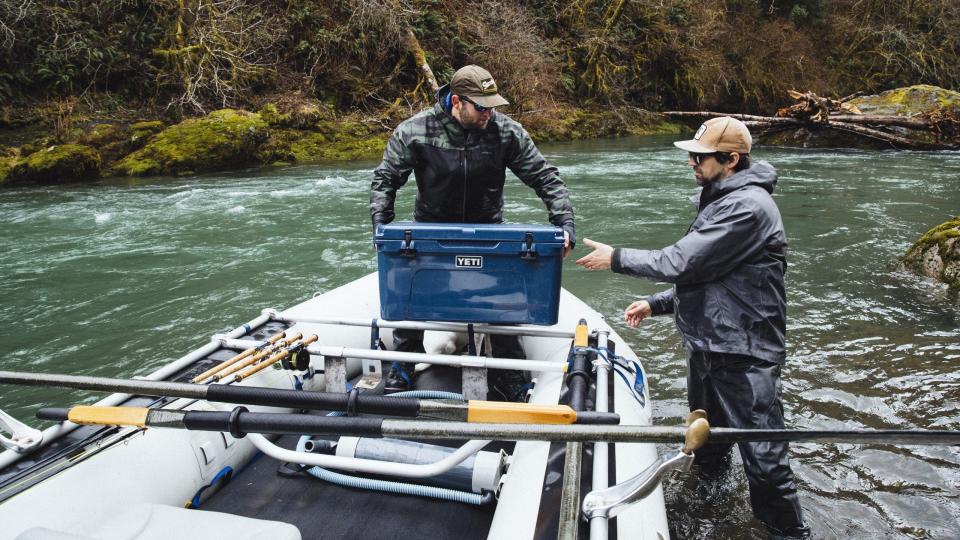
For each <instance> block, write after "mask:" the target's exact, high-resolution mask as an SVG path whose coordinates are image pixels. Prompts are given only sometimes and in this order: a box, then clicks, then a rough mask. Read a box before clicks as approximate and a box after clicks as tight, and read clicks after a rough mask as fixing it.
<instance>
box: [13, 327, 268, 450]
mask: <svg viewBox="0 0 960 540" xmlns="http://www.w3.org/2000/svg"><path fill="white" fill-rule="evenodd" d="M269 320H270V316H269V315H267V314H261V315H260V316H258V317H256V318H255V319H253V320H251V321H250V322H248V323H247V324H244V325H241V326H238V327H236V328H234V329H233V330H231V331H230V332H229V333H227V334H226V335H227V336H229V337H230V338H237V337H240V336H242V335H244V334H246V333H247V332H249V331H251V330H252V329H254V328H257V327H258V326H260V325H262V324H264V323H266V322H267V321H269ZM219 348H220V341H219V340H218V339H211V340H210V342H209V343H207V344H206V345H204V346H202V347H200V348H198V349H195V350H194V351H192V352H190V353H187V354H186V355H184V356H182V357H180V358H178V359H177V360H174V361H173V362H171V363H169V364H167V365H165V366H164V367H162V368H160V369H158V370H157V371H154V372H153V373H151V374H150V375H147V376H146V377H142V378H143V379H144V380H147V381H162V380H165V379H167V377H169V376H171V375H173V374H174V373H177V372H178V371H180V370H181V369H183V368H185V367H186V366H188V365H190V364H192V363H194V362H196V361H197V360H199V359H201V358H203V357H205V356H207V355H208V354H210V353H212V352H214V351H216V350H217V349H219ZM131 397H132V396H131V395H130V394H110V395H109V396H107V397H105V398H103V399H101V400H100V401H98V402H96V403H95V404H94V405H97V406H101V407H113V406H116V405H119V404H121V403H123V402H124V401H126V400H128V399H130V398H131ZM78 427H79V426H78V425H77V424H74V423H72V422H61V423H59V424H57V425H55V426H50V427H48V428H47V429H45V430H43V442H42V443H41V444H40V447H43V446H46V445H47V444H49V443H50V442H53V441H55V440H57V439H58V438H60V437H62V436H64V435H66V434H67V433H70V432H71V431H73V430H75V429H77V428H78ZM21 457H23V456H22V454H18V453H16V452H14V451H12V450H7V451H5V452H3V453H2V454H0V469H2V468H4V467H6V466H8V465H10V464H11V463H15V462H16V461H18V460H19V459H20V458H21Z"/></svg>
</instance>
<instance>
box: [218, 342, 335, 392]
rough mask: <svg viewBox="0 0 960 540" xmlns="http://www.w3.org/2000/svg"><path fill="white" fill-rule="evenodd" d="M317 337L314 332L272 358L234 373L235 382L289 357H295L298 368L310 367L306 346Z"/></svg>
mask: <svg viewBox="0 0 960 540" xmlns="http://www.w3.org/2000/svg"><path fill="white" fill-rule="evenodd" d="M317 339H319V338H318V337H317V335H316V334H314V335H312V336H310V337H308V338H307V339H304V340H303V341H300V342H298V343H293V344H291V345H288V346H287V347H286V348H284V349H283V350H281V351H280V352H278V353H276V354H274V355H273V356H271V357H270V358H267V359H266V360H264V361H263V362H260V363H259V364H255V365H252V366H250V367H249V368H247V369H246V370H244V371H241V372H240V373H237V374H236V375H234V376H233V382H235V383H238V382H240V381H242V380H244V379H246V378H247V377H249V376H251V375H253V374H255V373H259V372H261V371H263V370H264V369H266V368H268V367H270V366H272V365H273V364H275V363H277V362H282V361H284V360H286V359H287V358H293V359H294V362H295V366H294V367H295V368H296V369H298V370H301V371H302V370H305V369H307V368H308V367H310V353H308V352H307V351H306V347H307V346H308V345H310V344H311V343H313V342H315V341H317Z"/></svg>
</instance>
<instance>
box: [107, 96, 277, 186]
mask: <svg viewBox="0 0 960 540" xmlns="http://www.w3.org/2000/svg"><path fill="white" fill-rule="evenodd" d="M156 127H157V126H140V128H142V129H141V130H140V131H141V132H147V133H149V132H150V131H152V129H150V128H156ZM268 137H269V130H268V127H267V123H266V122H264V121H263V119H261V118H260V116H259V115H258V114H255V113H250V112H246V111H238V110H232V109H223V110H220V111H214V112H212V113H210V114H208V115H207V116H204V117H202V118H194V119H190V120H184V121H183V122H181V123H179V124H177V125H175V126H171V127H169V128H167V129H164V130H163V131H160V132H159V133H157V134H156V135H153V136H152V138H151V139H150V141H149V142H148V143H147V145H146V146H144V147H143V148H141V149H140V150H137V151H136V152H134V153H132V154H130V155H129V156H127V157H125V158H123V159H121V160H120V161H119V162H117V164H116V165H114V166H113V168H112V170H111V172H112V173H113V174H117V175H122V176H152V175H157V174H172V175H175V174H190V173H196V172H205V171H220V170H231V169H237V168H239V167H244V166H249V165H257V164H259V163H260V162H259V160H258V158H257V149H258V147H259V145H260V144H261V143H262V142H264V141H265V140H266V139H267V138H268Z"/></svg>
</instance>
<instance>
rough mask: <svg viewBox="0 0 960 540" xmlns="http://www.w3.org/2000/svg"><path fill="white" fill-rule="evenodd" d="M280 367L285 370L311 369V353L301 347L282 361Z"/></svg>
mask: <svg viewBox="0 0 960 540" xmlns="http://www.w3.org/2000/svg"><path fill="white" fill-rule="evenodd" d="M280 365H281V366H282V367H283V369H289V370H293V371H306V370H307V369H309V368H310V351H308V350H307V348H306V347H301V348H299V349H297V350H296V351H293V352H291V353H290V354H288V355H287V356H286V357H285V358H284V359H283V360H281V361H280Z"/></svg>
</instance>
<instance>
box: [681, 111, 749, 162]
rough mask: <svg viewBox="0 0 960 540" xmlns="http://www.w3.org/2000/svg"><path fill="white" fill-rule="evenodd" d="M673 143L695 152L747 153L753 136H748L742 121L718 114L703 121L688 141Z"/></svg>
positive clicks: (682, 148)
mask: <svg viewBox="0 0 960 540" xmlns="http://www.w3.org/2000/svg"><path fill="white" fill-rule="evenodd" d="M673 145H674V146H676V147H677V148H680V149H681V150H686V151H687V152H693V153H695V154H712V153H714V152H737V153H738V154H749V153H750V147H751V146H752V145H753V137H751V136H750V130H749V129H747V126H745V125H744V124H743V122H741V121H739V120H737V119H736V118H731V117H729V116H720V117H717V118H711V119H710V120H707V121H706V122H704V123H703V125H701V126H700V129H698V130H697V133H696V135H694V136H693V138H692V139H690V140H689V141H677V142H675V143H673Z"/></svg>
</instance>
